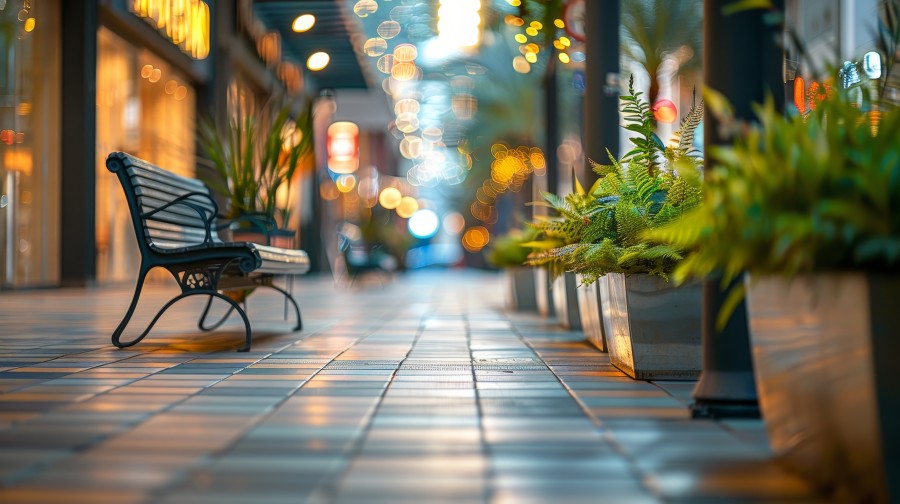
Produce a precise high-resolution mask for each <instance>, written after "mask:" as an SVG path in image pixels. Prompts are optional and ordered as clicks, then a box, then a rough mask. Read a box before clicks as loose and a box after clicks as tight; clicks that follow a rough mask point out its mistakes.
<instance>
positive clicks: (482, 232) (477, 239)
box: [462, 226, 491, 252]
mask: <svg viewBox="0 0 900 504" xmlns="http://www.w3.org/2000/svg"><path fill="white" fill-rule="evenodd" d="M490 241H491V233H490V232H489V231H488V230H487V228H485V227H484V226H475V227H472V228H469V229H467V230H466V232H465V234H463V237H462V245H463V248H465V249H466V250H467V251H469V252H480V251H481V249H483V248H484V247H485V246H486V245H487V244H488V243H490Z"/></svg>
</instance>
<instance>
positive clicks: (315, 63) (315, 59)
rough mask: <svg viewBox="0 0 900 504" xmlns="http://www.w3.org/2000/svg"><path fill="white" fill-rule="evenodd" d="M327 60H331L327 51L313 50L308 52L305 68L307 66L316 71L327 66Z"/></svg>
mask: <svg viewBox="0 0 900 504" xmlns="http://www.w3.org/2000/svg"><path fill="white" fill-rule="evenodd" d="M329 61H331V56H329V55H328V53H327V52H323V51H319V52H315V53H312V54H310V55H309V59H307V60H306V68H309V69H310V70H312V71H313V72H318V71H319V70H321V69H323V68H325V67H327V66H328V62H329Z"/></svg>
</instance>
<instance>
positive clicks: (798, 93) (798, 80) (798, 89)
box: [794, 75, 806, 114]
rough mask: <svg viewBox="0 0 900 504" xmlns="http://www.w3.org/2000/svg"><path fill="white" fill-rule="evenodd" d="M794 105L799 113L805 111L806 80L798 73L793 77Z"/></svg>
mask: <svg viewBox="0 0 900 504" xmlns="http://www.w3.org/2000/svg"><path fill="white" fill-rule="evenodd" d="M794 105H796V106H797V110H799V111H800V113H801V114H802V113H804V112H806V82H804V80H803V77H800V76H799V75H798V76H797V77H795V78H794Z"/></svg>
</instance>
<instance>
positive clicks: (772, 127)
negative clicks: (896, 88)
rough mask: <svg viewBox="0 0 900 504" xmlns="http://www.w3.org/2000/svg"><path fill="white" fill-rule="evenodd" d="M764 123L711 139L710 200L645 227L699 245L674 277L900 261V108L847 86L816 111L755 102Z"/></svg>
mask: <svg viewBox="0 0 900 504" xmlns="http://www.w3.org/2000/svg"><path fill="white" fill-rule="evenodd" d="M756 114H757V116H758V118H759V124H758V125H754V126H748V127H746V129H745V133H744V134H743V135H740V136H738V137H737V139H736V140H735V142H734V143H733V145H731V146H727V147H719V148H713V149H711V157H712V160H713V163H714V167H715V169H714V170H710V172H709V173H707V175H706V191H705V195H704V204H703V205H701V206H700V207H699V208H698V209H696V210H695V211H693V212H692V213H690V214H689V215H687V216H685V218H684V219H681V220H679V221H678V222H674V223H672V224H670V225H668V226H665V227H662V228H660V229H655V230H652V231H650V232H648V233H645V234H644V236H645V237H647V238H648V239H653V240H662V241H664V242H665V243H669V244H671V245H672V246H674V247H677V248H682V249H688V250H691V252H690V253H689V254H688V255H687V256H686V257H685V259H684V261H683V262H682V263H681V264H680V265H679V266H678V267H677V268H676V270H675V278H676V279H678V280H683V279H685V278H689V277H698V278H699V277H704V276H706V275H708V274H710V273H713V272H721V273H722V274H723V275H724V280H725V281H729V280H730V279H733V278H735V277H736V275H738V274H740V273H741V272H742V271H750V272H752V273H757V274H784V275H793V274H798V273H805V272H813V271H823V270H843V269H866V270H874V271H898V270H900V143H898V141H897V139H898V138H900V110H898V109H890V110H886V111H884V112H879V111H877V110H876V111H873V112H869V113H866V112H863V111H861V110H859V109H858V108H856V107H854V106H853V105H852V104H851V103H850V101H849V100H848V99H847V97H846V96H844V94H843V93H837V94H835V95H834V96H831V97H829V98H827V99H826V100H825V101H823V102H822V103H821V104H819V106H818V107H817V108H816V110H814V111H812V112H811V113H810V114H809V115H808V116H796V117H790V116H785V115H782V114H780V113H778V112H777V111H776V110H775V106H774V104H773V102H772V100H767V101H766V103H765V104H764V105H762V106H758V107H757V108H756Z"/></svg>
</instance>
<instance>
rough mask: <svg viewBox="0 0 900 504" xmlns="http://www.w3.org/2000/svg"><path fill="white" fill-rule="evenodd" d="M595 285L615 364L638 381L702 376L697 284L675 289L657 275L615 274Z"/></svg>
mask: <svg viewBox="0 0 900 504" xmlns="http://www.w3.org/2000/svg"><path fill="white" fill-rule="evenodd" d="M598 283H599V291H600V305H601V306H602V308H603V331H604V333H605V335H606V344H607V347H608V351H609V360H610V361H611V362H612V364H613V365H615V366H616V367H617V368H619V369H621V370H622V371H624V372H625V373H626V374H628V375H629V376H631V377H632V378H637V379H641V380H679V379H692V378H696V377H697V376H699V375H700V369H701V351H700V330H701V329H700V310H701V306H702V302H703V293H702V289H701V286H700V284H687V285H684V286H681V287H675V286H673V285H672V284H670V283H669V282H667V281H665V280H663V279H662V278H659V277H656V276H650V275H630V276H627V277H626V276H625V275H622V274H619V273H612V274H609V275H604V276H603V277H601V278H600V280H599V282H598Z"/></svg>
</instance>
